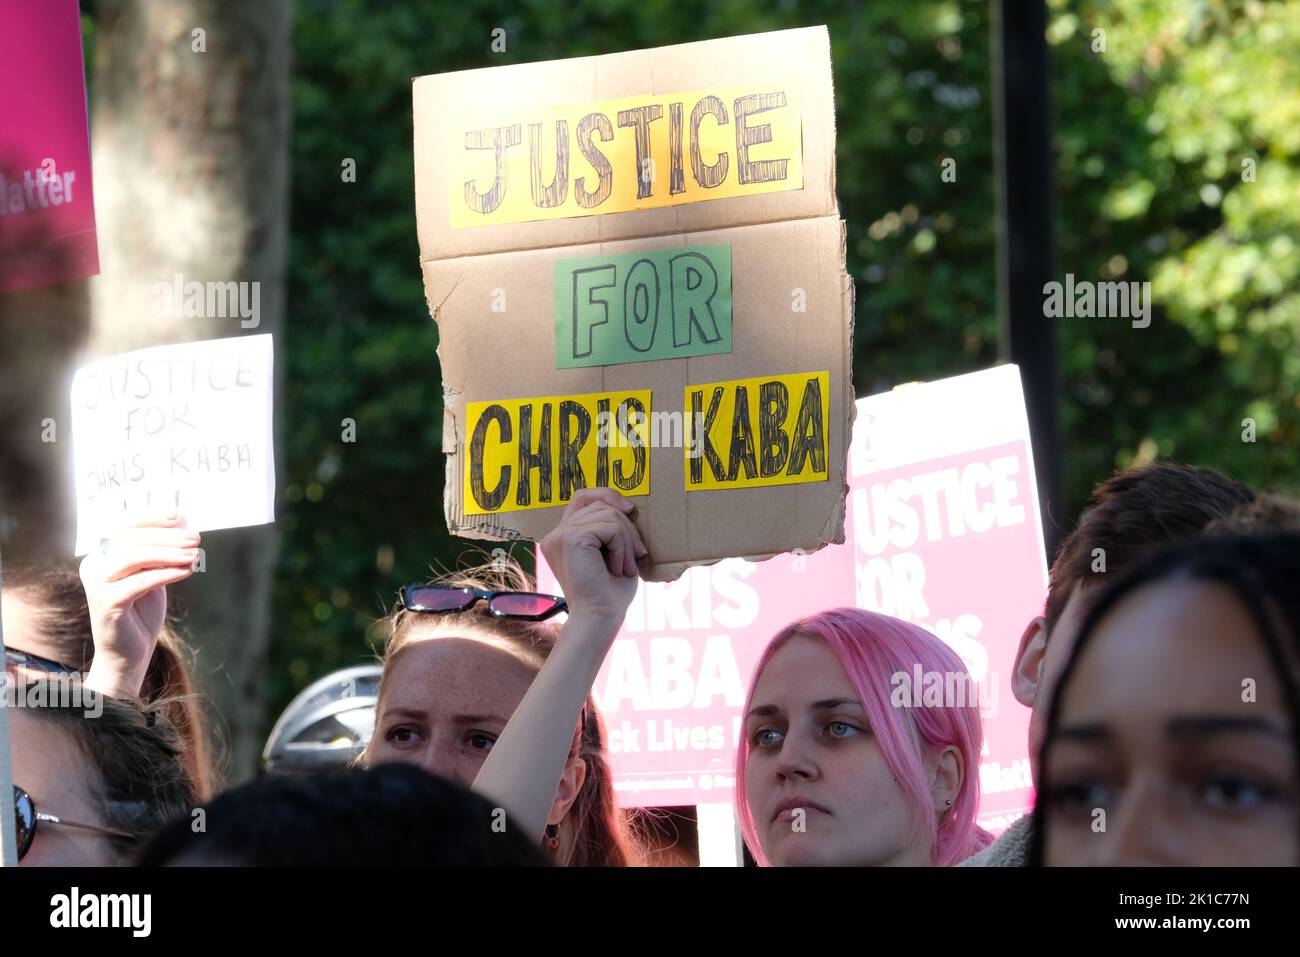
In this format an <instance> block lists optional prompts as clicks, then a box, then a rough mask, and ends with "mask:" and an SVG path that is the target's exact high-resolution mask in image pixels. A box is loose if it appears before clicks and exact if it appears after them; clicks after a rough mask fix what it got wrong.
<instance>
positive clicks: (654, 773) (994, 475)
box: [538, 366, 1047, 832]
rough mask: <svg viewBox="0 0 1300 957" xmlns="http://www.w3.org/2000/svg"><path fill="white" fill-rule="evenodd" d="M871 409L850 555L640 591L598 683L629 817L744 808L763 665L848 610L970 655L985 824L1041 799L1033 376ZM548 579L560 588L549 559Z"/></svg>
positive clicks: (861, 422) (913, 390) (926, 392)
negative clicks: (1032, 630)
mask: <svg viewBox="0 0 1300 957" xmlns="http://www.w3.org/2000/svg"><path fill="white" fill-rule="evenodd" d="M857 406H858V408H857V412H858V415H857V420H856V422H855V425H854V436H853V447H852V450H851V452H850V463H849V464H850V468H849V474H850V479H849V485H850V491H849V501H848V513H847V517H846V536H847V541H846V542H845V544H843V545H832V546H828V547H826V548H824V549H822V550H821V551H818V552H815V553H813V554H811V555H801V554H789V555H781V556H778V557H776V558H773V559H770V560H769V561H766V562H760V563H750V562H745V561H741V560H736V559H732V560H728V561H725V562H721V563H719V564H717V565H714V566H711V567H708V568H693V569H691V570H690V571H689V572H688V573H687V574H686V575H684V576H683V577H682V578H681V579H679V580H678V581H676V582H671V583H646V582H642V583H641V585H640V587H639V588H638V591H637V596H636V599H635V600H634V602H633V604H632V607H631V609H630V611H629V614H628V616H627V620H626V622H625V624H624V627H623V630H622V632H621V633H620V634H619V636H618V638H617V639H615V642H614V645H613V648H612V649H611V651H610V654H609V656H608V657H607V658H606V660H605V664H604V666H603V668H602V669H601V672H600V674H599V676H598V677H597V680H596V685H595V695H596V700H597V702H598V703H599V705H600V707H601V709H602V712H603V713H604V715H605V719H606V724H607V727H608V729H609V732H610V742H609V743H610V750H611V752H612V761H613V768H614V774H615V788H616V790H617V792H618V794H619V797H620V802H621V803H623V804H624V805H626V806H654V805H682V804H696V803H709V802H718V801H729V800H731V797H732V788H733V786H734V776H733V772H732V768H733V766H734V755H735V748H736V745H737V743H738V740H739V737H738V736H739V734H740V727H741V714H740V709H741V707H742V706H743V703H744V694H745V691H746V689H747V688H748V686H749V681H750V678H751V674H752V671H753V668H754V664H755V663H756V662H757V660H758V656H759V655H760V654H761V652H762V650H763V648H764V647H765V646H766V644H767V642H768V641H769V640H770V639H771V638H772V636H773V635H774V634H776V632H778V631H779V630H780V629H781V628H782V627H783V626H785V625H786V624H788V623H789V622H791V621H793V620H795V619H797V618H801V617H803V616H806V615H810V614H814V613H816V612H819V611H822V610H824V609H827V608H834V607H837V606H841V605H856V606H858V607H863V608H871V609H873V610H876V611H880V612H883V613H885V614H889V615H894V616H896V617H898V618H903V619H906V620H908V621H913V622H915V623H917V624H919V625H921V626H923V627H925V628H927V629H928V630H929V631H931V632H933V633H934V634H936V635H937V636H939V637H940V638H941V639H942V640H943V641H945V642H946V643H947V644H948V645H949V646H950V647H951V648H953V650H954V651H956V652H957V653H958V654H959V655H961V657H962V659H963V661H965V663H966V666H967V668H968V669H969V671H970V673H971V676H972V677H973V678H974V679H975V680H976V681H977V682H978V683H979V686H980V698H981V702H982V710H983V715H984V731H985V748H984V754H983V758H982V761H981V765H980V784H981V788H982V791H983V798H982V802H981V805H980V821H981V823H982V824H984V826H986V827H988V828H989V829H990V830H993V831H997V832H1000V831H1001V830H1003V829H1004V828H1005V827H1006V826H1007V825H1008V824H1009V823H1011V821H1013V820H1014V819H1015V818H1016V817H1017V816H1019V815H1020V814H1022V813H1024V812H1025V811H1026V810H1027V809H1028V808H1029V807H1030V805H1031V804H1032V800H1033V788H1032V783H1031V780H1030V776H1029V765H1028V758H1027V754H1028V743H1027V733H1028V720H1029V713H1028V711H1027V710H1025V709H1024V708H1023V707H1021V706H1020V705H1019V704H1018V703H1017V702H1016V700H1015V699H1014V698H1013V697H1012V694H1011V667H1012V663H1013V660H1014V657H1015V652H1016V648H1017V645H1018V643H1019V639H1020V635H1021V632H1022V631H1023V630H1024V626H1025V624H1026V623H1027V622H1028V621H1029V619H1031V618H1032V617H1033V616H1035V615H1037V614H1039V613H1040V612H1041V610H1042V607H1043V599H1044V596H1045V593H1046V585H1047V569H1046V566H1045V564H1044V560H1043V539H1042V529H1041V527H1040V523H1039V512H1038V499H1037V493H1036V490H1035V486H1034V468H1033V456H1032V453H1031V450H1030V446H1029V438H1028V424H1027V421H1026V418H1025V410H1024V400H1023V397H1022V394H1021V390H1020V378H1019V371H1018V370H1017V369H1016V368H1015V367H1014V366H1002V367H999V368H997V369H992V370H989V371H988V372H982V373H976V374H974V375H969V376H961V377H958V378H955V379H946V380H943V381H940V382H935V383H931V384H929V385H921V386H911V387H908V388H905V389H899V390H895V391H893V392H890V393H885V394H884V395H880V396H872V397H870V398H866V399H860V400H859V401H858V404H857ZM733 494H743V491H740V492H736V493H733ZM538 579H539V587H540V588H541V589H542V590H544V591H545V590H548V589H552V588H555V587H557V586H556V583H555V579H554V576H553V575H552V574H551V572H550V569H549V568H547V567H546V564H545V562H544V560H543V559H542V557H541V556H540V555H539V556H538Z"/></svg>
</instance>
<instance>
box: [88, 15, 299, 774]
mask: <svg viewBox="0 0 1300 957" xmlns="http://www.w3.org/2000/svg"><path fill="white" fill-rule="evenodd" d="M291 36H292V4H291V3H289V2H287V0H269V2H268V0H170V2H168V3H165V4H164V3H153V2H149V0H101V3H100V4H99V6H98V8H97V10H96V43H95V55H94V68H93V69H94V75H93V76H94V78H93V83H92V97H93V100H92V111H91V133H92V140H91V144H92V149H93V153H94V172H95V197H96V207H97V214H98V228H99V244H100V261H101V275H100V277H99V278H98V279H97V280H95V281H94V282H93V283H92V287H91V288H92V300H91V317H92V319H91V331H90V346H91V350H92V352H93V354H94V355H96V356H101V355H110V354H113V353H118V352H123V351H127V350H130V349H136V348H141V347H143V346H149V345H160V344H164V343H172V342H181V341H187V340H197V339H217V338H226V337H230V336H237V335H254V334H259V333H266V332H271V333H276V340H277V341H276V345H277V351H280V352H282V346H283V340H282V338H281V336H280V335H279V333H280V331H281V329H282V328H283V326H282V322H283V314H284V295H285V259H286V245H287V237H288V196H289V192H288V166H289V130H290V118H291V113H290V80H289V76H290V58H291V54H292V45H291ZM178 275H179V276H181V277H183V278H182V280H181V282H182V283H189V282H192V281H197V282H200V283H206V282H210V281H213V282H232V281H233V282H239V283H258V284H259V287H258V291H259V298H258V302H259V306H260V311H259V312H258V313H257V315H256V316H254V317H250V318H244V317H241V316H239V315H236V316H233V317H229V318H222V317H211V316H209V317H202V318H184V317H183V316H181V315H178V314H171V315H161V316H160V315H157V314H156V313H158V312H162V311H163V310H162V309H161V308H156V307H158V306H159V301H160V298H159V297H157V296H156V294H155V292H154V288H155V284H157V283H165V284H167V285H169V286H171V285H173V284H174V282H175V281H176V277H177V276H178ZM248 288H249V289H251V288H252V287H248ZM235 311H236V312H237V310H235ZM254 320H256V325H254ZM277 365H279V366H281V368H282V366H283V363H282V362H280V363H277ZM278 378H279V375H278V374H277V379H278ZM277 391H278V390H277ZM203 547H204V550H205V558H206V570H205V571H203V572H201V573H199V574H196V575H195V576H194V577H193V578H191V579H190V580H189V581H188V582H186V583H184V584H183V585H181V586H179V587H178V588H176V589H175V590H174V593H173V596H174V597H173V601H175V600H176V599H179V600H180V601H179V604H180V605H181V606H182V607H183V608H186V609H188V612H187V614H186V617H185V625H186V627H187V629H188V631H189V635H190V638H191V640H192V641H193V643H194V644H195V646H196V647H197V648H198V649H199V667H198V672H199V680H200V682H201V684H202V686H203V690H204V691H205V692H206V693H207V694H208V695H209V696H210V698H211V699H212V702H213V704H214V705H215V710H217V711H219V712H220V714H221V715H222V716H223V717H224V719H225V722H226V725H227V729H228V734H229V744H230V755H231V764H230V767H229V771H230V774H231V776H232V777H234V778H242V777H245V776H247V775H248V774H249V773H250V772H251V771H252V770H253V769H254V767H255V766H256V761H257V756H258V753H259V750H260V748H261V744H262V740H261V736H262V734H263V731H264V714H263V680H262V676H263V670H264V665H265V657H266V656H265V650H266V643H267V638H268V635H267V622H268V608H267V604H268V600H269V596H270V593H271V587H270V586H271V576H272V575H273V573H274V569H275V553H276V536H275V533H274V527H273V526H263V527H259V528H252V529H236V530H229V531H217V532H208V533H205V534H204V536H203Z"/></svg>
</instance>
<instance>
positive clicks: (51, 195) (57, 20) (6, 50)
mask: <svg viewBox="0 0 1300 957" xmlns="http://www.w3.org/2000/svg"><path fill="white" fill-rule="evenodd" d="M80 17H81V15H80V12H79V11H78V8H77V0H42V2H40V3H32V2H30V0H0V24H2V25H0V289H23V288H28V287H31V286H41V285H45V284H47V283H52V282H60V281H63V280H68V279H81V278H84V277H86V276H93V275H95V274H96V273H98V272H99V249H98V246H97V245H96V241H95V201H94V194H93V191H92V189H91V176H90V133H89V129H88V127H87V124H86V84H85V71H84V68H83V66H82V57H81V19H80Z"/></svg>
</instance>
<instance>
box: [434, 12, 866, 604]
mask: <svg viewBox="0 0 1300 957" xmlns="http://www.w3.org/2000/svg"><path fill="white" fill-rule="evenodd" d="M414 100H415V156H416V211H417V218H418V222H419V231H420V251H421V263H422V268H423V272H424V282H425V292H426V296H427V298H428V301H429V307H430V311H431V312H432V314H433V317H434V319H435V320H436V321H437V323H438V329H439V340H440V342H439V350H438V352H439V358H440V360H441V364H442V377H443V396H444V412H445V415H444V429H443V437H444V438H443V442H444V445H443V451H444V452H445V453H446V454H447V457H448V458H447V481H446V500H445V503H444V504H445V508H446V514H447V524H448V529H449V530H450V531H451V532H452V533H454V534H458V535H465V536H469V537H476V538H495V539H518V538H534V539H535V538H540V537H542V536H543V535H545V534H546V533H547V532H548V531H550V530H551V529H552V528H553V527H554V526H555V525H556V524H557V523H558V522H559V520H560V516H561V514H562V510H563V507H564V505H565V504H567V502H568V501H569V499H570V498H571V497H572V494H573V492H574V491H576V490H577V489H579V488H583V487H589V486H592V485H609V486H611V487H616V488H619V489H620V490H622V491H624V492H625V494H634V495H636V496H638V502H637V504H638V511H637V514H636V516H635V518H634V520H635V521H636V522H637V525H638V528H639V530H640V531H641V534H642V537H643V539H644V540H645V543H646V547H647V548H648V549H649V552H650V555H649V558H647V559H645V560H643V562H642V563H641V570H642V574H643V575H645V576H646V577H647V578H649V579H652V580H664V581H667V580H672V579H674V578H676V577H677V576H679V575H680V574H681V573H682V571H684V570H685V569H686V568H688V567H690V566H691V565H694V564H700V563H707V562H713V561H717V560H719V559H722V558H726V557H731V556H744V557H766V556H770V555H774V554H779V553H781V552H783V551H788V550H789V549H791V548H796V547H799V548H803V549H805V550H809V551H811V550H814V549H816V548H818V547H820V546H822V545H824V544H825V543H827V542H834V541H841V540H842V539H843V523H844V509H845V503H844V495H845V491H846V485H845V470H846V455H847V450H848V441H849V435H850V430H851V420H852V410H853V390H852V383H851V371H852V363H851V353H852V349H851V338H852V307H853V287H852V283H851V281H850V280H849V278H848V276H847V274H846V272H845V269H844V227H843V223H842V222H841V221H840V219H839V218H838V216H837V214H836V212H837V210H836V202H835V190H834V185H835V180H834V148H835V137H834V102H833V94H832V89H831V73H830V49H829V38H828V37H827V34H826V31H825V29H824V28H814V29H804V30H790V31H783V32H779V33H772V34H761V35H757V36H748V37H735V38H732V39H728V40H716V41H707V42H704V43H692V44H684V45H682V46H675V47H665V48H662V49H657V50H648V51H636V52H632V53H620V54H613V55H610V56H601V57H587V58H580V59H575V60H568V61H560V62H555V63H536V64H525V65H520V66H509V67H498V68H493V69H488V70H471V71H467V72H464V73H454V74H447V75H443V76H430V77H420V78H419V79H417V80H416V81H415V84H414ZM525 133H527V136H525ZM630 398H634V399H635V401H634V402H633V401H629V400H630ZM525 417H526V421H525ZM633 480H635V481H633ZM629 483H631V484H629ZM629 489H634V491H629ZM753 514H764V515H777V516H780V517H781V518H780V521H775V522H770V523H757V522H753V521H750V520H749V516H751V515H753Z"/></svg>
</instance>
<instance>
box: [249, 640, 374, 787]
mask: <svg viewBox="0 0 1300 957" xmlns="http://www.w3.org/2000/svg"><path fill="white" fill-rule="evenodd" d="M382 673H383V669H382V668H381V667H380V666H379V665H377V664H365V665H354V666H352V667H350V668H342V669H340V670H338V671H333V672H330V673H329V674H327V675H325V677H323V678H320V679H318V680H316V681H313V682H312V683H311V684H310V685H308V686H307V687H306V688H304V689H303V690H302V691H301V692H299V693H298V694H297V695H295V696H294V699H293V700H292V701H290V702H289V704H288V706H287V707H286V708H285V709H284V711H283V712H282V713H281V714H280V717H279V718H278V719H276V722H275V725H274V726H273V727H272V728H271V733H270V734H269V735H268V736H267V739H266V747H265V748H263V750H262V760H263V763H264V766H265V768H266V771H267V773H269V774H299V773H306V774H315V773H316V772H319V771H330V770H341V769H343V768H347V767H351V766H352V765H353V764H354V763H355V762H356V761H357V760H358V759H359V758H360V757H361V754H362V752H364V751H365V749H366V746H367V745H368V744H369V743H370V738H371V735H372V734H373V733H374V728H375V705H376V703H377V702H378V699H379V679H380V676H381V675H382Z"/></svg>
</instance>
